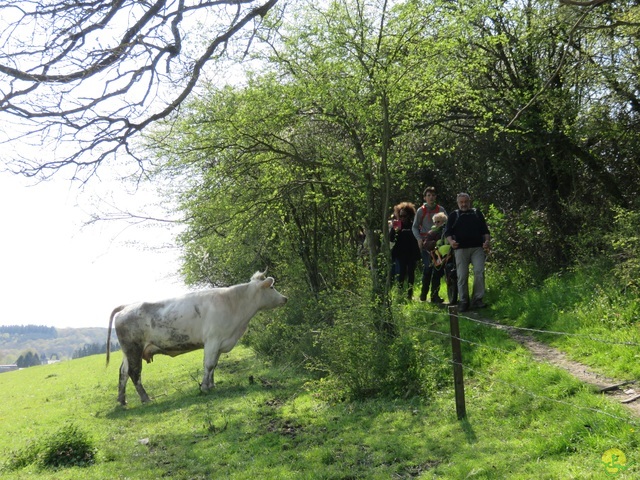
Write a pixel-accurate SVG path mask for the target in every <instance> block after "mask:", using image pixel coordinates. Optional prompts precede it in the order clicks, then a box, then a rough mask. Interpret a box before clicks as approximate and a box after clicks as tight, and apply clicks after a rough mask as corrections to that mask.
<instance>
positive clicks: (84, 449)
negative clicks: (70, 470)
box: [2, 423, 96, 470]
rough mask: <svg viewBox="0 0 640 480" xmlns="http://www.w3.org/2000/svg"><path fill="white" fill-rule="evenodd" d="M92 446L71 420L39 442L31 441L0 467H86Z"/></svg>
mask: <svg viewBox="0 0 640 480" xmlns="http://www.w3.org/2000/svg"><path fill="white" fill-rule="evenodd" d="M95 455H96V448H95V447H94V445H93V442H92V441H91V440H90V439H89V437H88V435H87V434H86V433H84V432H83V431H81V430H80V429H79V428H78V427H77V426H76V425H74V424H73V423H68V424H66V425H65V426H63V427H62V428H61V429H60V430H58V431H57V432H55V433H54V434H52V435H51V436H49V437H46V438H44V439H43V440H41V441H40V442H32V443H31V444H29V445H27V446H26V447H25V448H23V449H22V450H18V451H17V452H14V453H13V454H11V455H10V458H9V460H8V461H7V462H6V463H5V465H4V466H3V468H2V469H3V470H18V469H21V468H24V467H26V466H27V465H31V464H37V465H38V466H39V467H40V468H65V467H86V466H89V465H92V464H93V463H94V461H95Z"/></svg>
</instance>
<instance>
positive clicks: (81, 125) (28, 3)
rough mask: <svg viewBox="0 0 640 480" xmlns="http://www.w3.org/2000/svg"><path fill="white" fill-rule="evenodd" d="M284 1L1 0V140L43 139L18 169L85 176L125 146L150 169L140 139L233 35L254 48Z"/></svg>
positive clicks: (180, 100)
mask: <svg viewBox="0 0 640 480" xmlns="http://www.w3.org/2000/svg"><path fill="white" fill-rule="evenodd" d="M276 3H277V0H241V1H237V0H221V1H207V0H205V1H201V0H154V1H151V2H138V1H136V0H117V1H113V2H112V1H106V0H98V1H96V2H68V1H66V0H53V1H44V0H42V1H41V0H23V1H15V0H0V19H1V20H0V42H1V43H2V51H1V52H0V84H2V85H3V87H2V90H1V91H0V113H2V114H3V115H2V117H3V118H4V119H5V121H6V120H7V118H8V117H11V118H12V119H13V121H14V123H15V124H14V125H13V126H12V128H11V129H4V130H5V132H4V137H3V138H0V140H2V141H4V142H12V141H15V142H19V143H20V144H21V146H23V145H24V143H25V142H28V143H31V144H32V145H34V146H37V147H45V148H42V151H41V155H42V157H40V158H32V157H31V156H32V155H33V152H32V151H29V152H28V153H23V156H22V157H21V158H16V159H15V161H14V162H13V165H12V168H13V169H14V170H15V171H17V172H20V173H22V174H24V175H28V176H36V175H38V176H49V175H52V174H53V173H55V172H56V171H57V170H58V169H60V168H62V167H65V166H69V167H71V168H73V169H74V176H75V177H80V176H82V177H83V178H87V177H88V176H90V175H91V174H92V173H94V172H95V171H96V170H97V169H98V167H99V165H100V164H101V163H102V162H103V161H104V160H106V159H107V158H111V157H112V156H114V155H115V154H116V153H118V152H120V151H123V152H125V153H127V154H129V155H132V156H133V158H134V159H135V161H136V162H137V166H138V167H139V168H142V169H144V167H145V163H146V162H145V160H144V158H142V157H141V156H138V155H136V152H135V149H134V145H133V144H132V140H133V139H134V138H135V137H136V135H137V134H138V133H140V132H141V131H143V130H144V129H145V128H147V127H148V126H149V125H151V124H152V123H153V122H155V121H157V120H160V119H163V118H167V117H169V116H170V115H171V114H172V113H173V112H175V111H176V110H177V109H178V108H179V107H180V105H181V104H182V103H183V102H184V101H185V99H187V98H188V96H189V95H190V94H191V92H192V91H193V90H194V89H195V88H196V86H197V84H198V81H199V80H200V78H201V76H203V75H205V74H206V67H207V64H208V63H209V62H212V61H215V60H219V59H221V58H223V56H224V55H225V53H227V52H228V50H229V49H231V47H232V46H233V43H232V42H233V41H234V40H235V41H237V42H239V43H238V44H237V45H236V47H237V48H239V49H240V50H242V49H248V48H249V46H250V44H251V39H252V36H253V35H254V34H255V32H256V31H257V29H258V28H259V24H260V20H261V19H262V18H263V17H264V16H265V15H266V14H267V13H268V12H269V11H270V10H271V9H272V8H273V7H274V6H275V5H276ZM251 26H252V28H249V27H251ZM2 117H0V118H2ZM65 144H70V145H65ZM50 146H53V147H54V148H53V151H55V155H54V157H53V158H51V157H48V155H51V154H52V149H51V148H49V147H50ZM69 147H70V149H69Z"/></svg>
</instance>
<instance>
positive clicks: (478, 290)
mask: <svg viewBox="0 0 640 480" xmlns="http://www.w3.org/2000/svg"><path fill="white" fill-rule="evenodd" d="M423 197H424V203H423V204H422V205H421V206H420V207H419V208H418V209H416V207H415V205H414V204H412V203H409V202H402V203H399V204H398V205H396V206H395V207H394V211H393V218H392V221H391V224H390V232H389V239H390V241H391V242H394V245H393V248H392V250H391V257H392V260H393V263H394V268H395V272H396V278H397V281H398V283H399V285H400V286H401V287H404V284H405V281H406V282H407V295H408V298H409V299H412V298H413V284H414V282H415V270H416V266H417V263H418V261H419V260H420V259H421V260H422V266H423V268H422V288H421V291H420V300H421V301H423V302H424V301H426V300H427V297H428V296H429V297H430V300H431V302H432V303H442V302H443V299H442V298H441V297H440V284H441V280H442V277H443V275H444V265H442V264H439V259H440V256H439V255H438V254H437V252H438V247H444V248H445V249H448V248H449V247H450V248H451V249H452V251H453V258H454V259H455V268H456V273H457V286H458V296H459V298H458V311H460V312H464V311H467V310H469V309H472V308H483V307H485V306H486V305H485V303H484V300H483V299H484V293H485V285H484V266H485V259H486V254H487V252H488V251H489V248H490V242H491V236H490V234H489V227H488V226H487V222H486V220H485V218H484V215H483V214H482V212H481V211H480V210H478V209H476V208H472V207H471V197H470V196H469V194H467V193H459V194H458V195H457V198H456V201H457V204H458V208H457V209H456V210H454V211H453V212H451V214H450V215H448V214H447V211H446V210H445V209H444V207H442V206H441V205H439V204H438V202H437V197H438V196H437V192H436V189H435V187H427V188H425V190H424V192H423ZM470 265H473V289H472V292H471V297H469V266H470ZM429 292H431V294H430V295H429Z"/></svg>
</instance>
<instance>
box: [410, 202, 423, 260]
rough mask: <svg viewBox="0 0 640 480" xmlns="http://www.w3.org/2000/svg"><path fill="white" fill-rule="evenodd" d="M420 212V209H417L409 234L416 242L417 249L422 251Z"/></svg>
mask: <svg viewBox="0 0 640 480" xmlns="http://www.w3.org/2000/svg"><path fill="white" fill-rule="evenodd" d="M421 211H422V208H418V211H417V212H416V217H415V218H414V219H413V225H411V232H412V233H413V236H414V237H415V238H416V240H417V241H418V248H420V249H421V250H422V237H421V236H420V224H421V223H422V216H421V215H420V212H421Z"/></svg>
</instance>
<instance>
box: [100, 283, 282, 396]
mask: <svg viewBox="0 0 640 480" xmlns="http://www.w3.org/2000/svg"><path fill="white" fill-rule="evenodd" d="M273 282H274V280H273V278H271V277H268V278H265V275H264V273H261V272H256V273H255V274H254V275H253V277H251V281H250V282H249V283H243V284H240V285H234V286H232V287H225V288H214V289H211V290H204V291H200V292H194V293H188V294H186V295H183V296H181V297H177V298H173V299H170V300H164V301H161V302H154V303H146V302H145V303H135V304H131V305H122V306H120V307H118V308H116V309H115V310H113V312H112V313H111V318H110V319H109V333H108V335H107V365H109V355H110V345H111V327H112V325H113V321H114V319H115V328H116V334H117V335H118V340H119V342H120V346H121V348H122V353H123V359H122V365H121V367H120V382H119V385H118V401H119V402H120V403H121V404H122V405H125V404H126V403H127V402H126V399H125V388H126V386H127V379H128V377H130V378H131V381H132V382H133V384H134V385H135V387H136V390H137V392H138V395H140V399H141V400H142V401H143V402H148V401H150V398H149V395H147V392H146V391H145V389H144V387H143V386H142V381H141V379H140V374H141V372H142V359H143V358H144V359H145V360H146V361H147V363H150V362H151V361H152V360H153V356H154V355H155V354H156V353H161V354H164V355H170V356H172V357H175V356H176V355H180V354H182V353H187V352H191V351H193V350H198V349H200V348H204V376H203V378H202V384H201V385H200V389H201V390H202V391H203V392H206V391H208V390H209V389H211V388H212V387H213V386H214V381H213V371H214V369H215V368H216V365H217V364H218V359H219V358H220V354H221V353H227V352H230V351H231V349H232V348H233V347H235V345H236V343H237V342H238V340H239V339H240V337H242V335H243V334H244V332H245V331H246V330H247V326H248V325H249V320H251V318H252V317H253V316H254V315H255V314H256V313H258V311H260V310H266V309H270V308H276V307H279V306H282V305H284V304H285V303H287V297H285V296H283V295H281V294H280V293H279V292H277V291H276V289H275V288H273Z"/></svg>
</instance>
